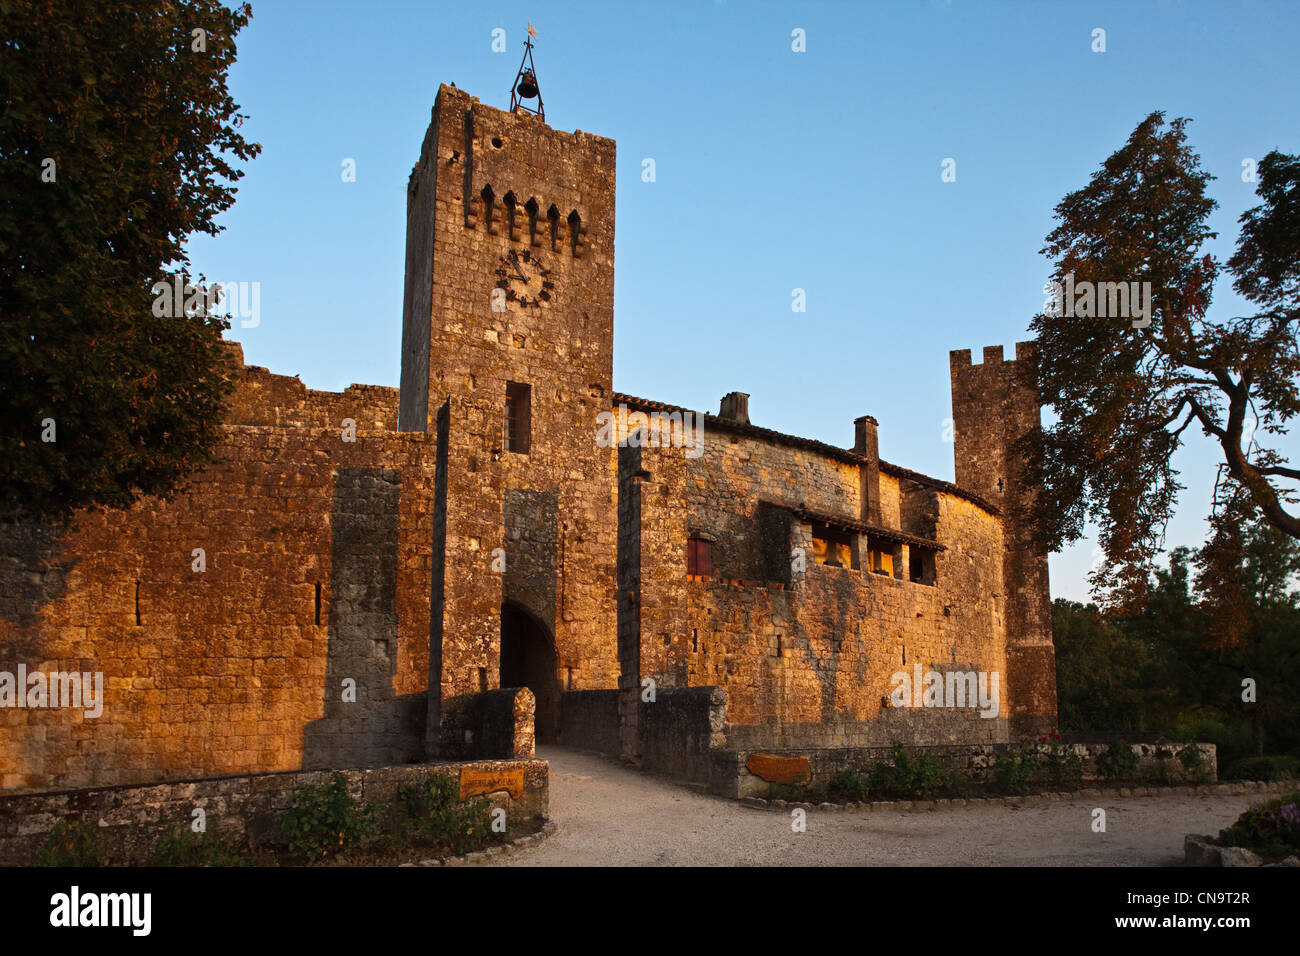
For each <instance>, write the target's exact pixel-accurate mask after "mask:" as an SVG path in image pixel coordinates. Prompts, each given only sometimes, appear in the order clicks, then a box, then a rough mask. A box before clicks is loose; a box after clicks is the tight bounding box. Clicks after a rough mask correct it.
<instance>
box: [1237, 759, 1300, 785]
mask: <svg viewBox="0 0 1300 956" xmlns="http://www.w3.org/2000/svg"><path fill="white" fill-rule="evenodd" d="M1296 777H1300V760H1297V759H1296V758H1295V757H1284V756H1273V757H1246V758H1244V759H1242V760H1238V761H1236V762H1235V763H1233V764H1232V765H1231V766H1229V767H1228V769H1227V770H1225V771H1224V773H1223V779H1224V780H1293V779H1295V778H1296Z"/></svg>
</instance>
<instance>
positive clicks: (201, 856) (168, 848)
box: [148, 828, 269, 866]
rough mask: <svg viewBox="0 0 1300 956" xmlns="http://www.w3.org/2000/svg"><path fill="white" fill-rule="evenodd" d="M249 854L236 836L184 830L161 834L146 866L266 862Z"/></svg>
mask: <svg viewBox="0 0 1300 956" xmlns="http://www.w3.org/2000/svg"><path fill="white" fill-rule="evenodd" d="M268 861H269V860H268V858H267V857H266V856H264V855H262V854H257V853H254V852H252V850H251V848H250V847H248V846H247V845H246V844H245V843H244V841H243V840H241V839H240V838H239V835H238V834H234V833H225V834H222V833H195V832H193V831H192V830H189V829H187V828H183V829H180V830H178V831H176V832H175V833H169V834H164V835H163V836H161V837H159V838H158V840H157V841H156V842H155V843H154V845H153V847H152V848H151V851H150V854H149V863H148V865H149V866H250V865H252V864H253V863H256V862H268Z"/></svg>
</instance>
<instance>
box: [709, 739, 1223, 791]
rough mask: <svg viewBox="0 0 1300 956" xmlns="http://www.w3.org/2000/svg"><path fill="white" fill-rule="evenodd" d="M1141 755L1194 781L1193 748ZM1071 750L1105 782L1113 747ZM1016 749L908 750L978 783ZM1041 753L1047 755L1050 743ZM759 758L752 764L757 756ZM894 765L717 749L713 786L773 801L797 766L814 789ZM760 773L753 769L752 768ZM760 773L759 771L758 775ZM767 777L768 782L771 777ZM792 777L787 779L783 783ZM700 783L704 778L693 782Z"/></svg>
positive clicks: (877, 753)
mask: <svg viewBox="0 0 1300 956" xmlns="http://www.w3.org/2000/svg"><path fill="white" fill-rule="evenodd" d="M1129 746H1130V747H1131V748H1132V750H1133V752H1134V754H1135V755H1136V756H1137V759H1138V764H1137V769H1136V771H1135V774H1136V775H1137V776H1139V777H1141V776H1142V775H1144V774H1147V773H1150V772H1151V771H1153V770H1158V769H1159V768H1160V767H1161V765H1162V764H1163V766H1164V768H1165V770H1166V771H1167V773H1168V774H1169V776H1170V779H1172V780H1175V781H1178V782H1188V777H1189V775H1188V773H1187V771H1186V770H1185V768H1184V767H1183V764H1182V763H1181V761H1179V759H1178V752H1179V751H1180V750H1182V748H1183V747H1185V746H1189V745H1187V744H1130V745H1129ZM1191 746H1195V747H1197V748H1198V749H1199V750H1200V751H1201V755H1202V759H1203V762H1204V767H1205V769H1206V771H1207V774H1208V779H1209V780H1210V781H1213V780H1216V779H1218V763H1217V753H1216V749H1215V745H1214V744H1193V745H1191ZM1066 748H1067V749H1068V750H1072V751H1073V752H1074V753H1076V754H1078V755H1079V756H1080V757H1081V758H1082V760H1083V776H1082V780H1083V781H1085V782H1087V781H1097V780H1100V779H1102V777H1101V774H1100V773H1098V770H1097V757H1098V756H1099V755H1101V754H1103V753H1105V752H1106V751H1107V750H1108V748H1109V745H1108V744H1068V745H1066ZM1013 749H1014V748H1012V747H1010V746H1009V745H1007V744H980V745H970V746H951V747H908V748H907V751H908V753H910V754H927V755H929V756H933V757H937V758H939V759H941V760H943V761H944V763H945V764H946V765H947V766H948V767H949V768H950V769H952V770H955V771H957V772H958V773H961V774H965V775H967V776H968V777H970V778H971V779H972V780H982V779H985V778H987V777H988V776H989V775H990V773H991V770H992V767H993V764H994V761H996V759H997V757H998V755H999V754H1004V753H1007V752H1009V751H1011V750H1013ZM1038 749H1039V750H1040V751H1041V752H1044V753H1046V752H1047V750H1048V748H1047V746H1046V745H1039V747H1038ZM756 755H758V757H759V759H758V760H756V761H754V762H753V763H752V764H751V759H750V758H751V757H755V756H756ZM890 761H891V749H890V748H889V747H842V748H830V749H824V750H811V749H810V750H761V751H760V750H741V749H726V750H715V751H714V752H713V753H712V754H710V764H709V770H708V775H707V778H706V779H707V780H708V783H709V788H710V790H712V791H713V792H714V793H717V794H718V795H720V796H724V797H733V798H734V797H767V796H770V795H771V789H772V783H773V782H790V781H789V779H788V775H789V774H790V772H791V768H795V767H799V766H805V767H806V768H807V770H808V772H809V773H810V774H811V777H810V779H809V780H808V782H809V783H810V784H812V785H814V786H815V785H817V784H826V783H829V782H830V781H831V779H832V778H833V777H834V776H835V775H836V774H837V773H839V772H840V771H842V770H856V771H858V772H860V773H869V772H870V771H871V770H872V769H873V768H874V767H875V766H876V765H877V764H881V763H889V762H890ZM751 766H752V767H753V768H754V769H753V770H751V769H750V767H751ZM755 770H756V771H758V772H754V771H755ZM765 777H766V778H767V779H765ZM782 778H786V779H782ZM690 779H698V778H690Z"/></svg>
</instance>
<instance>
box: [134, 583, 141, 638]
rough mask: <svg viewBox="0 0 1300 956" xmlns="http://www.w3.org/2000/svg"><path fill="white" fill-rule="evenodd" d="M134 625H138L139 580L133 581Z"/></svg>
mask: <svg viewBox="0 0 1300 956" xmlns="http://www.w3.org/2000/svg"><path fill="white" fill-rule="evenodd" d="M135 626H136V627H140V582H139V581H136V582H135Z"/></svg>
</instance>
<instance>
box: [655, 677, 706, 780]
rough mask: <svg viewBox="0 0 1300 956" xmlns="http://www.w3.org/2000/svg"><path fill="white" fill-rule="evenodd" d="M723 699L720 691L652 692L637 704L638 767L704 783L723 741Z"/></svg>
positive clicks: (681, 689)
mask: <svg viewBox="0 0 1300 956" xmlns="http://www.w3.org/2000/svg"><path fill="white" fill-rule="evenodd" d="M726 710H727V695H726V693H725V692H724V691H723V690H722V688H720V687H679V688H669V689H667V690H656V692H655V695H654V699H653V700H649V701H645V700H643V701H642V702H641V717H640V727H641V766H642V767H644V768H645V769H646V770H651V771H654V772H656V773H663V774H667V775H669V776H672V777H676V778H678V779H679V780H694V781H698V782H701V783H703V782H706V781H708V779H709V774H710V768H711V765H712V754H713V751H714V750H716V749H717V748H719V747H721V746H723V744H724V743H725V740H726V737H725V735H724V733H723V724H724V721H725V719H726Z"/></svg>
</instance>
